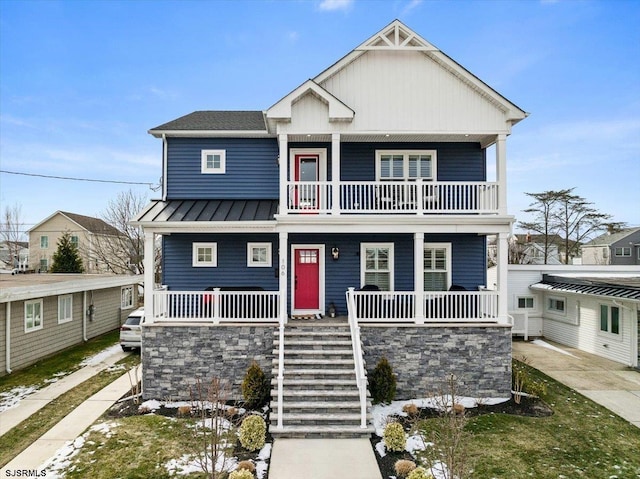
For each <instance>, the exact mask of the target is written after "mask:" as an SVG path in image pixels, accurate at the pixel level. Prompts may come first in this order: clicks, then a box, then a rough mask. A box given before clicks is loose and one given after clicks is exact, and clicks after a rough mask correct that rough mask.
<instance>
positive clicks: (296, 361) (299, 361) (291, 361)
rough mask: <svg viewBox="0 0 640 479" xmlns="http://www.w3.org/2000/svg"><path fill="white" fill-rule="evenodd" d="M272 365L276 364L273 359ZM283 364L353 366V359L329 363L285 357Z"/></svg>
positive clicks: (332, 360) (322, 360) (276, 361)
mask: <svg viewBox="0 0 640 479" xmlns="http://www.w3.org/2000/svg"><path fill="white" fill-rule="evenodd" d="M273 362H274V364H278V360H277V359H274V360H273ZM284 362H285V364H287V363H288V364H327V363H330V364H353V358H352V359H331V361H330V362H328V361H326V360H324V359H296V358H287V357H286V356H285V358H284Z"/></svg>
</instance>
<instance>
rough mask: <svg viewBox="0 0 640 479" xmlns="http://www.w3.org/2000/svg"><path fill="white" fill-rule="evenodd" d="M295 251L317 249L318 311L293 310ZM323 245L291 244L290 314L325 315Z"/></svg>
mask: <svg viewBox="0 0 640 479" xmlns="http://www.w3.org/2000/svg"><path fill="white" fill-rule="evenodd" d="M297 249H317V250H318V276H319V278H318V306H319V307H318V309H295V294H296V293H295V291H296V283H295V281H296V250H297ZM324 257H325V245H324V244H292V245H291V279H290V281H291V283H290V288H291V314H292V315H298V314H325V309H324V303H325V286H324V282H325V265H324Z"/></svg>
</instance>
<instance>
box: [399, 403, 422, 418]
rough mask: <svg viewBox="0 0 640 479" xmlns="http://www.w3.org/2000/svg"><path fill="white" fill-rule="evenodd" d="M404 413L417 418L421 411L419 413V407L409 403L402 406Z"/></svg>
mask: <svg viewBox="0 0 640 479" xmlns="http://www.w3.org/2000/svg"><path fill="white" fill-rule="evenodd" d="M402 412H404V413H406V414H408V415H409V416H411V417H415V416H417V415H418V413H419V412H420V411H418V406H416V405H415V404H413V403H409V404H405V405H404V406H402Z"/></svg>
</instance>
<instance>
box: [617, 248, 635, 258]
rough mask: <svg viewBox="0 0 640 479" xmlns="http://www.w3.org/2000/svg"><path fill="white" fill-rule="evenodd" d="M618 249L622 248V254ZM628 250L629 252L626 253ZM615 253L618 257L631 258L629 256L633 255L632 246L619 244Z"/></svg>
mask: <svg viewBox="0 0 640 479" xmlns="http://www.w3.org/2000/svg"><path fill="white" fill-rule="evenodd" d="M618 250H622V251H621V252H620V253H621V254H618ZM627 251H628V252H629V254H625V253H626V252H627ZM613 254H614V256H616V257H617V258H629V257H631V247H629V246H617V247H616V248H614V250H613Z"/></svg>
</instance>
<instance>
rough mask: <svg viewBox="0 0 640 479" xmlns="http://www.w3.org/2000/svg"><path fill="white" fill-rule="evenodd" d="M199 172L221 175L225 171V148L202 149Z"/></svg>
mask: <svg viewBox="0 0 640 479" xmlns="http://www.w3.org/2000/svg"><path fill="white" fill-rule="evenodd" d="M201 162H202V165H201V172H202V173H207V174H214V175H223V174H224V173H225V172H226V152H225V150H202V159H201Z"/></svg>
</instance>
